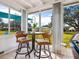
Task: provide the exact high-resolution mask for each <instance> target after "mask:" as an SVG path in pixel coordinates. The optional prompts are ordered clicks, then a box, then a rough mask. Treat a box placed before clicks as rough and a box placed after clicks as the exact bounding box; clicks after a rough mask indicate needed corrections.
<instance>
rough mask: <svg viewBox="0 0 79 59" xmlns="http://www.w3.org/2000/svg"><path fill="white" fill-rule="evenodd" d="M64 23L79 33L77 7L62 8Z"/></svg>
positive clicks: (78, 11) (78, 12)
mask: <svg viewBox="0 0 79 59" xmlns="http://www.w3.org/2000/svg"><path fill="white" fill-rule="evenodd" d="M64 23H66V24H68V25H70V26H72V27H74V28H75V29H77V30H78V31H79V6H78V5H75V6H70V7H65V8H64Z"/></svg>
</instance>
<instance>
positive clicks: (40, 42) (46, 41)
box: [34, 33, 52, 59]
mask: <svg viewBox="0 0 79 59" xmlns="http://www.w3.org/2000/svg"><path fill="white" fill-rule="evenodd" d="M42 36H43V39H36V43H37V45H38V46H39V49H37V50H39V51H37V50H36V51H35V53H34V55H35V56H37V57H39V59H40V58H48V57H50V58H51V59H52V57H51V52H50V48H49V45H50V44H51V43H50V37H51V34H49V33H44V34H42ZM46 45H47V46H48V48H46V47H45V46H46ZM42 46H43V47H42ZM41 51H44V53H45V55H46V56H42V55H41ZM46 51H47V52H48V53H49V54H47V53H46ZM37 53H38V54H37Z"/></svg>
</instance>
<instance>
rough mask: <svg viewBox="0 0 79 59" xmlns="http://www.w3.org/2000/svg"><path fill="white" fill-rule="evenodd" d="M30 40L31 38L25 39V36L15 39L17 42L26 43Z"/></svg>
mask: <svg viewBox="0 0 79 59" xmlns="http://www.w3.org/2000/svg"><path fill="white" fill-rule="evenodd" d="M30 41H31V40H29V39H26V38H21V39H19V40H17V42H19V43H28V42H30Z"/></svg>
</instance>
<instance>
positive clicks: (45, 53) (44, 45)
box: [44, 45, 47, 54]
mask: <svg viewBox="0 0 79 59" xmlns="http://www.w3.org/2000/svg"><path fill="white" fill-rule="evenodd" d="M44 53H45V54H47V53H46V51H45V45H44Z"/></svg>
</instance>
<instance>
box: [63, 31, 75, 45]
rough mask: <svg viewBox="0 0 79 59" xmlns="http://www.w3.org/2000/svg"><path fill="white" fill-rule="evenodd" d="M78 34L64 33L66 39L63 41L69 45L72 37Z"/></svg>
mask: <svg viewBox="0 0 79 59" xmlns="http://www.w3.org/2000/svg"><path fill="white" fill-rule="evenodd" d="M74 34H76V32H68V33H67V32H64V39H63V42H64V43H66V44H68V43H69V42H70V40H71V38H72V36H73V35H74Z"/></svg>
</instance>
